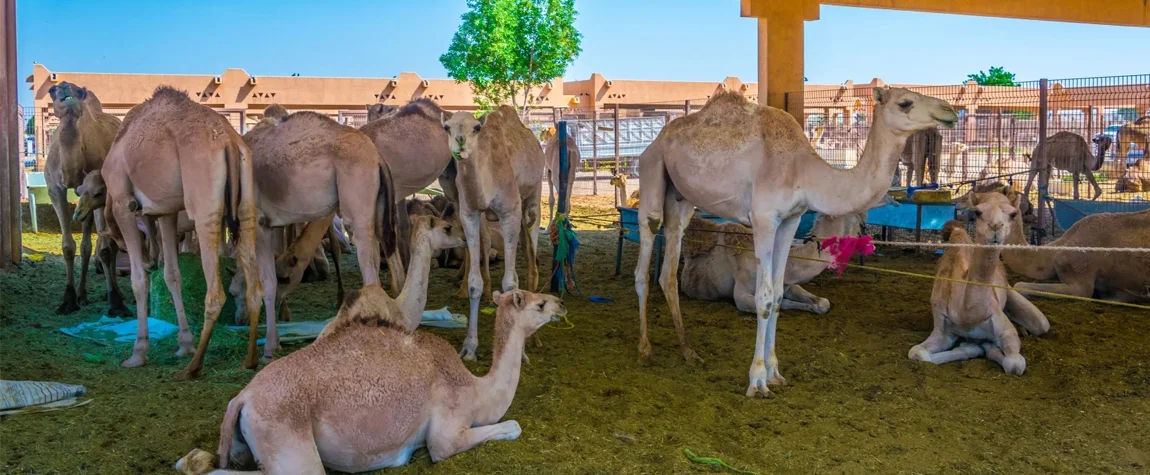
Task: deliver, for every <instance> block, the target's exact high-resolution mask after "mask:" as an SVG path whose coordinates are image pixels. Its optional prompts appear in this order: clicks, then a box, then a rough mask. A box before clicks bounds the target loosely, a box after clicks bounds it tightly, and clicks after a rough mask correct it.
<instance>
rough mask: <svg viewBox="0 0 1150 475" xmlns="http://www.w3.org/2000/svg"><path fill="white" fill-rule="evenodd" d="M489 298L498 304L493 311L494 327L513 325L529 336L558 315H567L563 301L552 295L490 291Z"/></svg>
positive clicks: (557, 318)
mask: <svg viewBox="0 0 1150 475" xmlns="http://www.w3.org/2000/svg"><path fill="white" fill-rule="evenodd" d="M491 300H493V301H495V305H496V306H498V309H497V310H496V312H495V319H496V324H495V325H496V327H502V326H504V325H508V324H510V325H514V326H516V327H518V328H520V329H521V330H524V334H525V335H526V336H531V334H533V333H535V331H536V330H538V329H540V328H542V327H543V325H546V324H547V323H548V322H554V321H558V320H559V317H562V316H564V315H567V309H566V308H563V302H561V301H560V300H559V297H556V296H554V295H548V294H537V293H534V292H528V291H526V290H512V291H509V292H499V291H495V292H492V293H491Z"/></svg>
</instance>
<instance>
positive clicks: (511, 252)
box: [441, 106, 544, 360]
mask: <svg viewBox="0 0 1150 475" xmlns="http://www.w3.org/2000/svg"><path fill="white" fill-rule="evenodd" d="M441 121H442V122H443V128H444V130H447V131H448V136H449V140H448V145H449V147H450V149H451V154H452V155H454V156H456V157H458V158H457V160H456V161H457V164H456V169H457V172H458V176H457V177H456V186H457V187H458V189H459V216H460V221H461V222H462V223H463V231H464V235H465V236H466V241H467V251H468V256H467V259H468V265H469V268H468V275H467V296H468V298H469V299H470V301H471V302H470V303H471V311H470V314H469V321H468V325H467V339H466V340H464V341H463V349H462V351H460V356H462V357H463V358H464V359H468V360H474V359H475V348H476V347H477V346H478V345H479V337H478V331H479V329H478V326H477V325H478V321H479V298H480V297H481V296H482V292H483V288H484V279H483V277H482V276H481V275H480V270H479V265H480V259H481V256H482V260H483V263H484V265H485V266H486V262H487V256H486V253H481V252H480V250H481V245H480V226H481V225H482V223H481V221H482V220H483V219H485V217H484V214H488V213H490V214H494V215H495V216H497V217H498V218H499V224H500V227H501V228H502V229H503V257H504V264H503V287H502V288H503V291H504V292H508V291H511V290H514V289H516V288H518V287H519V276H518V274H517V273H516V272H515V264H516V260H515V251H516V249H515V248H516V246H518V245H519V240H520V234H522V236H523V237H522V239H525V240H526V246H525V247H526V254H527V255H526V258H527V288H528V289H531V290H535V289H536V288H537V286H538V281H539V268H538V266H537V263H536V260H535V252H536V247H537V243H538V241H539V198H540V195H541V194H542V191H543V183H542V177H543V167H544V164H543V149H542V148H540V147H539V141H538V140H536V139H535V134H532V133H531V131H530V130H529V129H527V127H525V126H524V125H523V122H521V121H520V120H519V115H518V114H517V113H516V112H515V109H514V108H512V107H510V106H500V107H499V108H498V109H495V110H494V111H492V112H491V113H489V114H487V115H485V116H483V118H482V119H476V118H475V116H474V115H473V114H472V113H471V112H456V113H454V114H452V115H451V117H450V118H448V117H446V116H444V117H442V118H441Z"/></svg>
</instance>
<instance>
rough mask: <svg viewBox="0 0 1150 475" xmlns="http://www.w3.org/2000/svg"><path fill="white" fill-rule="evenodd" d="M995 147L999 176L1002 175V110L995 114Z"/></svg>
mask: <svg viewBox="0 0 1150 475" xmlns="http://www.w3.org/2000/svg"><path fill="white" fill-rule="evenodd" d="M994 147H995V148H997V149H998V150H997V151H998V153H996V154H995V155H996V156H997V157H998V174H999V175H1002V109H998V110H997V111H995V112H994Z"/></svg>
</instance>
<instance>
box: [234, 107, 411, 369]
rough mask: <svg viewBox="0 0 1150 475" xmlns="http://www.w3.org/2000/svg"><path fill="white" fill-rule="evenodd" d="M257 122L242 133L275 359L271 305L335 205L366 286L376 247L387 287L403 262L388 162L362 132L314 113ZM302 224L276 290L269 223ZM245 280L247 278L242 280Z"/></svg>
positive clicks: (373, 274) (397, 283) (306, 258)
mask: <svg viewBox="0 0 1150 475" xmlns="http://www.w3.org/2000/svg"><path fill="white" fill-rule="evenodd" d="M266 120H267V119H265V122H264V123H261V124H260V125H259V126H256V127H254V128H252V130H250V131H248V133H246V134H244V140H245V141H246V142H247V144H248V146H249V147H251V150H252V153H253V156H254V160H253V168H254V173H255V183H256V186H257V191H258V194H257V200H256V203H257V207H258V209H259V215H260V218H259V222H260V245H259V246H258V248H257V259H258V260H259V265H260V274H261V276H262V277H263V282H262V286H263V289H264V302H263V303H264V309H265V310H264V311H265V313H266V318H267V344H266V345H265V346H264V355H263V359H264V360H270V359H271V358H273V357H274V354H275V350H276V348H277V345H278V343H279V337H278V335H277V334H276V328H275V308H276V304H277V303H280V302H281V301H282V300H283V299H284V298H285V297H286V296H287V294H288V293H289V292H291V290H293V288H294V287H295V285H298V283H299V282H300V280H301V279H302V276H303V271H304V269H305V268H306V267H307V264H308V263H310V262H311V260H312V254H313V253H314V252H315V250H316V248H317V247H318V246H319V244H320V241H321V240H322V239H323V237H324V236H325V235H327V233H328V231H329V230H330V229H331V222H332V218H333V213H334V212H335V211H336V210H338V211H339V212H340V214H341V215H343V216H344V217H345V218H346V220H347V222H348V223H349V224H350V226H351V228H352V240H353V241H354V243H355V248H356V254H357V256H358V260H359V268H360V274H361V276H362V278H363V282H364V284H365V285H371V284H375V283H378V282H379V254H378V249H379V246H378V245H377V244H376V236H379V239H380V240H381V241H382V242H383V249H384V252H386V253H387V255H386V257H387V259H388V274H389V276H390V277H391V285H392V288H393V289H396V290H397V291H398V289H400V288H401V287H402V286H403V275H401V274H402V272H403V264H402V263H401V262H400V258H399V253H398V241H399V239H398V236H397V234H396V233H397V232H398V229H400V227H399V226H398V224H397V223H396V220H397V219H398V218H397V215H398V212H397V208H399V207H402V204H397V201H396V197H395V194H394V193H395V186H394V185H393V183H392V180H391V173H390V170H389V167H388V165H387V163H386V162H384V161H383V160H380V157H379V152H378V151H376V148H375V145H374V144H373V143H372V141H371V139H370V138H369V137H368V136H367V135H365V134H364V133H363V132H361V131H359V130H357V129H355V128H353V127H349V126H346V125H342V124H339V123H338V122H336V121H334V120H332V119H331V118H329V117H327V116H325V115H323V114H318V113H315V112H308V111H301V112H296V113H294V114H291V115H288V116H285V117H282V118H279V119H278V120H276V121H274V122H266ZM297 223H308V224H307V226H306V227H305V228H304V231H303V234H302V235H301V236H300V237H299V239H297V240H296V241H295V242H293V243H292V245H291V247H290V248H289V249H290V252H289V253H288V254H289V255H293V256H292V257H287V260H288V264H291V265H292V267H293V269H292V271H291V278H290V281H289V282H288V285H287V286H285V287H284V288H283V289H278V290H279V292H278V294H279V295H280V298H279V299H277V282H276V262H275V261H276V256H275V254H274V249H275V246H273V245H272V242H271V233H270V230H271V229H272V228H278V227H283V226H287V225H292V224H297ZM245 282H246V280H245Z"/></svg>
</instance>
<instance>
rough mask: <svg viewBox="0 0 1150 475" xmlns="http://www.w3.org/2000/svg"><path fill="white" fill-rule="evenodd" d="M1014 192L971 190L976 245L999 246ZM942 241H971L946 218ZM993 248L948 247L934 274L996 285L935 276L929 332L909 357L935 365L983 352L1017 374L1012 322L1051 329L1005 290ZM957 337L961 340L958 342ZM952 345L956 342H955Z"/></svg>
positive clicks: (1010, 220) (1010, 222)
mask: <svg viewBox="0 0 1150 475" xmlns="http://www.w3.org/2000/svg"><path fill="white" fill-rule="evenodd" d="M1019 198H1020V197H1019V195H1018V193H1017V192H1015V191H1014V189H1012V188H1004V189H1003V192H1002V193H982V194H978V193H971V197H970V199H971V204H972V206H973V207H974V209H975V213H976V215H977V216H978V219H977V223H978V224H977V232H976V233H977V240H978V241H980V243H981V244H992V245H996V244H1002V242H1003V241H1004V240H1005V239H1006V237H1007V236H1008V235H1009V234H1010V233H1011V232H1013V230H1012V229H1011V227H1012V226H1014V225H1015V224H1016V220H1015V218H1017V217H1018V215H1019V214H1020V213H1019V211H1018V202H1019ZM942 235H943V239H944V240H946V241H947V242H949V243H951V244H972V243H973V241H971V239H970V236H968V235H967V234H966V227H965V225H964V224H962V223H961V222H959V221H949V222H947V223H946V225H944V226H943V229H942ZM1000 253H1001V250H1000V249H996V248H990V249H987V248H977V249H971V248H955V247H952V248H948V249H947V250H946V252H945V253H943V255H942V259H940V260H939V262H938V271H937V276H938V277H939V278H940V279H954V280H961V281H969V282H980V283H986V284H991V285H996V286H999V287H998V288H995V287H987V286H983V285H976V284H968V283H966V282H955V281H954V280H935V281H934V288H933V289H932V290H931V293H930V304H931V308H932V310H933V312H934V330H932V331H931V333H930V336H929V337H927V339H926V340H925V341H923V342H922V343H919V344H917V345H915V346H914V347H912V348H911V349H910V352H909V353H908V355H907V356H908V357H909V358H910V359H912V360H916V361H925V362H928V363H934V364H943V363H949V362H952V361H960V360H967V359H972V358H977V357H979V356H983V355H986V357H987V358H990V359H991V360H993V361H994V362H995V363H998V364H999V365H1000V366H1002V369H1003V370H1005V371H1006V372H1007V373H1009V374H1013V375H1022V373H1023V372H1025V371H1026V359H1025V358H1023V357H1022V354H1021V353H1020V351H1021V349H1022V343H1021V341H1020V340H1019V338H1018V331H1016V330H1015V329H1014V324H1015V323H1017V324H1018V325H1020V326H1022V327H1023V328H1025V329H1026V330H1027V331H1028V332H1030V333H1031V334H1032V335H1042V334H1044V333H1046V332H1047V331H1048V330H1050V322H1049V321H1047V319H1046V316H1045V315H1043V314H1042V311H1040V310H1038V307H1035V306H1034V304H1032V303H1030V301H1029V300H1026V298H1025V297H1023V296H1022V295H1020V294H1019V293H1018V292H1016V291H1013V290H1006V288H1009V282H1007V280H1006V268H1005V267H1004V266H1003V265H1002V261H1001V260H1000V259H999V254H1000ZM960 340H962V341H961V342H960ZM956 344H957V346H956Z"/></svg>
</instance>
